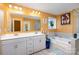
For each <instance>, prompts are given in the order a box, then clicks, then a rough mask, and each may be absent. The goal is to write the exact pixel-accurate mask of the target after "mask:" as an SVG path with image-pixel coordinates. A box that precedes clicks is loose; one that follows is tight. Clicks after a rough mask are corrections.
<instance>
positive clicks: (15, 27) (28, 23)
mask: <svg viewBox="0 0 79 59" xmlns="http://www.w3.org/2000/svg"><path fill="white" fill-rule="evenodd" d="M12 16H14V17H12ZM17 17H20V18H21V19H19V18H17ZM8 26H9V28H8V32H27V31H40V29H41V21H40V18H39V17H37V16H25V15H19V14H10V18H9V25H8Z"/></svg>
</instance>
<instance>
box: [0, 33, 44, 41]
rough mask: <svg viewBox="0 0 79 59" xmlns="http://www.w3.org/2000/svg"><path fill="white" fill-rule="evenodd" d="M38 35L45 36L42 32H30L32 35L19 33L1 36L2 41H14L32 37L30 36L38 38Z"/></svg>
mask: <svg viewBox="0 0 79 59" xmlns="http://www.w3.org/2000/svg"><path fill="white" fill-rule="evenodd" d="M38 35H44V34H43V33H41V32H37V33H35V32H30V33H17V34H4V35H1V36H0V40H8V39H14V38H22V37H30V36H38Z"/></svg>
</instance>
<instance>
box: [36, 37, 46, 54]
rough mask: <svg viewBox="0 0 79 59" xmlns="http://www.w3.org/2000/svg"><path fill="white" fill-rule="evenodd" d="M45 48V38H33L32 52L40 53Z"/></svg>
mask: <svg viewBox="0 0 79 59" xmlns="http://www.w3.org/2000/svg"><path fill="white" fill-rule="evenodd" d="M44 48H45V37H44V36H37V37H34V52H37V51H40V50H42V49H44Z"/></svg>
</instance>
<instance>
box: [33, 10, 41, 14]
mask: <svg viewBox="0 0 79 59" xmlns="http://www.w3.org/2000/svg"><path fill="white" fill-rule="evenodd" d="M32 14H35V15H37V14H38V15H39V14H40V12H38V11H34V10H33V11H32Z"/></svg>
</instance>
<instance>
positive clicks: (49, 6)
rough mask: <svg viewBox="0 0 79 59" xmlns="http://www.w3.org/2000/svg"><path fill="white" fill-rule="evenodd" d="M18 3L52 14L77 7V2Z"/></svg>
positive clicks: (78, 4) (78, 6) (78, 5)
mask: <svg viewBox="0 0 79 59" xmlns="http://www.w3.org/2000/svg"><path fill="white" fill-rule="evenodd" d="M20 5H22V6H25V7H30V8H33V9H36V10H40V11H43V12H47V13H50V14H54V15H59V14H63V13H66V12H69V11H71V10H73V9H76V8H79V3H20Z"/></svg>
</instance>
